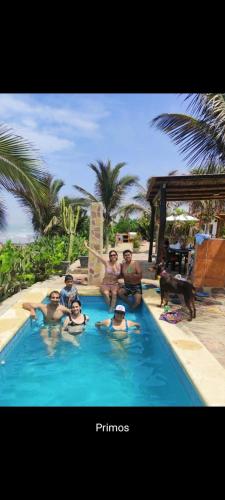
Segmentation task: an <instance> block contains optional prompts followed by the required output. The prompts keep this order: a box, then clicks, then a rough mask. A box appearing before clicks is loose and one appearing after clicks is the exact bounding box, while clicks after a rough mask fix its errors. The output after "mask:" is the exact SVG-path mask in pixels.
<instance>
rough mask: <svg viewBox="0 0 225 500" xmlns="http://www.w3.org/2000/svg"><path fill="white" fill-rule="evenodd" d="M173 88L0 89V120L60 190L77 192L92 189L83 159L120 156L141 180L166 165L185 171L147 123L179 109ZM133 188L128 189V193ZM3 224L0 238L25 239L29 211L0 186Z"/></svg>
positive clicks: (180, 98)
mask: <svg viewBox="0 0 225 500" xmlns="http://www.w3.org/2000/svg"><path fill="white" fill-rule="evenodd" d="M184 97H185V94H183V95H178V94H0V123H2V124H5V125H7V126H8V127H10V128H12V130H13V132H14V133H15V134H16V135H20V136H22V137H23V138H24V139H26V140H27V141H29V142H30V143H32V144H33V145H34V146H35V148H36V149H38V151H39V156H40V157H41V159H42V160H43V165H44V167H45V168H46V170H48V171H49V172H50V173H51V174H52V175H53V176H54V177H55V178H61V179H63V180H64V182H65V187H64V188H63V189H62V190H61V194H62V196H63V195H68V196H73V195H79V193H78V192H77V191H75V189H74V188H73V187H72V186H73V184H78V185H80V186H82V187H84V188H85V189H87V190H88V191H90V192H93V193H94V181H95V175H94V172H92V171H91V170H90V169H89V168H88V164H89V163H91V162H95V161H96V160H102V161H107V160H111V162H112V165H115V164H116V163H119V162H126V164H127V165H126V166H125V167H124V168H123V170H122V175H126V174H131V175H138V176H139V179H140V183H141V184H143V185H144V186H145V185H146V181H147V179H148V178H149V177H151V176H154V175H155V176H156V175H167V173H168V172H169V171H171V170H179V172H180V173H182V172H186V173H187V172H188V170H187V167H186V165H185V163H184V161H183V159H182V157H181V155H180V154H179V153H178V149H177V147H176V146H175V145H174V144H172V142H171V140H170V139H169V137H168V136H166V134H163V133H161V132H160V131H158V130H156V129H155V128H153V127H150V126H149V122H150V121H151V120H152V119H153V118H154V117H155V116H156V115H158V114H160V113H185V112H187V104H185V103H184ZM132 194H134V191H131V193H130V194H129V197H130V196H131V195H132ZM1 197H2V198H3V200H4V203H5V205H6V207H7V221H8V226H7V229H6V231H4V233H3V232H2V233H1V234H0V241H5V240H6V239H7V238H11V239H13V241H28V240H29V239H31V238H32V235H33V230H32V224H31V222H30V219H29V216H28V215H27V214H26V213H25V212H24V209H23V208H21V207H20V206H19V203H18V202H17V201H16V200H15V199H14V198H13V197H12V196H11V195H9V194H8V193H5V192H4V193H3V191H1Z"/></svg>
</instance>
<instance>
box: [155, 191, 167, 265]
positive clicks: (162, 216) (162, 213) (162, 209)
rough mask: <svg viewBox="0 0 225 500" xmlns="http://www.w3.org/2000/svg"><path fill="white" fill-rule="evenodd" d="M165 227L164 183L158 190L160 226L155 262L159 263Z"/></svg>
mask: <svg viewBox="0 0 225 500" xmlns="http://www.w3.org/2000/svg"><path fill="white" fill-rule="evenodd" d="M165 227H166V183H163V184H161V188H160V225H159V237H158V251H157V259H156V262H160V259H161V256H162V254H163V249H164V248H163V247H164V234H165Z"/></svg>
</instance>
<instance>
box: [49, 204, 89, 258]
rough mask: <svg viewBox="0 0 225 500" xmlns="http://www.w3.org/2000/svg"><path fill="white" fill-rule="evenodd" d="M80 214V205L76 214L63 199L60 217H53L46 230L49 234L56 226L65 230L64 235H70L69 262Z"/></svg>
mask: <svg viewBox="0 0 225 500" xmlns="http://www.w3.org/2000/svg"><path fill="white" fill-rule="evenodd" d="M79 213H80V207H79V205H78V206H77V208H76V213H74V211H73V209H72V207H71V205H69V206H66V203H65V200H64V198H62V200H61V201H60V215H59V216H58V217H56V216H53V218H52V220H51V221H50V222H49V224H48V226H47V227H46V228H45V230H44V233H45V234H47V233H49V231H51V230H52V228H53V227H54V226H59V227H61V228H62V229H63V231H64V233H66V234H68V235H69V247H68V255H67V260H68V261H70V259H71V255H72V247H73V241H74V236H75V234H76V229H77V224H78V220H79Z"/></svg>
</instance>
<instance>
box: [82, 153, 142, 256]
mask: <svg viewBox="0 0 225 500" xmlns="http://www.w3.org/2000/svg"><path fill="white" fill-rule="evenodd" d="M96 163H97V165H95V164H94V163H90V165H89V168H91V170H93V171H94V172H95V174H96V181H95V195H93V194H91V193H89V192H88V191H86V189H83V188H82V187H80V186H78V185H74V186H73V187H75V189H77V191H79V192H80V193H82V195H83V198H80V203H81V204H82V203H86V204H87V205H90V204H91V203H93V202H99V201H101V202H102V204H103V217H104V242H105V247H106V251H107V249H108V241H109V230H110V226H111V223H112V221H113V220H114V219H115V217H116V215H117V214H118V209H119V206H120V204H121V202H122V200H123V197H124V196H125V194H126V193H127V190H128V188H129V187H131V186H134V185H135V184H136V183H137V181H138V177H137V176H134V175H125V176H123V177H121V178H120V179H119V174H120V170H121V169H122V168H123V167H124V166H125V165H126V163H118V164H117V165H115V167H112V165H111V162H110V161H108V162H107V163H104V162H102V161H97V162H96Z"/></svg>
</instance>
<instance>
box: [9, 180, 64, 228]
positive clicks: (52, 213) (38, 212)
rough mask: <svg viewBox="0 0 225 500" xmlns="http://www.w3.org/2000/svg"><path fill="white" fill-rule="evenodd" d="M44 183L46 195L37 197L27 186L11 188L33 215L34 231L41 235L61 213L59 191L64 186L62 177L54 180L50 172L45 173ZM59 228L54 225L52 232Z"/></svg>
mask: <svg viewBox="0 0 225 500" xmlns="http://www.w3.org/2000/svg"><path fill="white" fill-rule="evenodd" d="M44 183H45V186H46V192H45V196H44V197H43V198H39V197H37V196H36V195H35V194H33V193H32V192H31V191H30V190H27V189H26V188H25V187H22V186H21V187H20V188H17V189H13V190H11V191H12V192H13V194H14V195H15V196H16V198H18V200H19V201H20V203H21V205H22V206H23V207H25V209H26V210H27V212H28V214H30V215H31V216H32V224H33V228H34V231H35V232H36V233H38V234H40V235H43V234H44V230H45V228H46V226H48V224H49V223H50V221H51V220H52V218H53V217H58V216H59V214H60V205H59V197H58V195H59V191H60V190H61V188H62V187H63V186H64V182H63V181H62V180H61V179H55V180H53V176H52V175H50V174H49V173H46V174H45V175H44ZM59 231H60V230H59V228H58V227H57V228H55V227H52V229H51V233H52V234H54V233H58V232H59Z"/></svg>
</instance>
